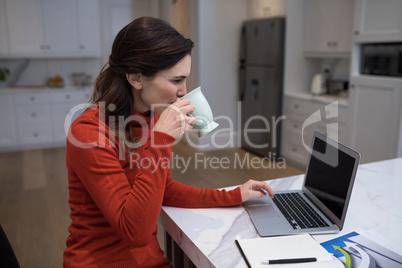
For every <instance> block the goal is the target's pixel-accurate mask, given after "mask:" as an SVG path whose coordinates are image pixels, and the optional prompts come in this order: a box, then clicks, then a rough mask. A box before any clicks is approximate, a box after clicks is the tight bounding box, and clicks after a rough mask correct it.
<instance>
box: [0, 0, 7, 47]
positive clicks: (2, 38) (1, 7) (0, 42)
mask: <svg viewBox="0 0 402 268" xmlns="http://www.w3.org/2000/svg"><path fill="white" fill-rule="evenodd" d="M6 23H7V22H6V11H5V4H4V0H0V54H6V53H8V38H7V24H6Z"/></svg>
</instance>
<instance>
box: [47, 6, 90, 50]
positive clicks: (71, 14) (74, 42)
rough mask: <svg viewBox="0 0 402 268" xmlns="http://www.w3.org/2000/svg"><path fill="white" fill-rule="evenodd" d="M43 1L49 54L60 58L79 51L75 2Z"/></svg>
mask: <svg viewBox="0 0 402 268" xmlns="http://www.w3.org/2000/svg"><path fill="white" fill-rule="evenodd" d="M42 1H43V10H44V22H45V23H44V27H45V38H46V49H47V53H50V54H53V53H55V55H56V56H59V55H60V53H67V54H69V53H72V52H75V51H78V49H79V46H78V36H77V19H76V14H75V1H65V0H42ZM85 1H86V0H85Z"/></svg>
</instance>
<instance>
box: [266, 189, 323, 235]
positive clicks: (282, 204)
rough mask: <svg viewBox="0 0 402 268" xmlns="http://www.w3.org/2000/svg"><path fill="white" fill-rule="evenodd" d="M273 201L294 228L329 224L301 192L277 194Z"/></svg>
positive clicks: (317, 226)
mask: <svg viewBox="0 0 402 268" xmlns="http://www.w3.org/2000/svg"><path fill="white" fill-rule="evenodd" d="M273 201H274V202H275V204H276V205H277V206H278V208H279V209H280V211H281V212H282V213H283V215H284V216H285V218H286V219H287V220H288V222H289V223H290V225H292V227H293V229H297V227H299V228H301V229H306V228H319V227H326V226H329V225H328V224H327V223H326V222H325V221H324V220H323V218H322V217H321V216H320V215H319V214H318V213H317V212H316V211H315V210H314V209H313V208H312V207H311V206H310V205H309V204H308V203H307V202H306V201H305V200H304V199H303V198H302V197H301V196H300V194H299V193H280V194H275V196H274V199H273Z"/></svg>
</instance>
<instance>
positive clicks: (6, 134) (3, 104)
mask: <svg viewBox="0 0 402 268" xmlns="http://www.w3.org/2000/svg"><path fill="white" fill-rule="evenodd" d="M0 122H1V127H0V147H2V146H15V145H16V144H17V131H16V126H15V115H14V107H13V95H12V94H3V95H1V96H0Z"/></svg>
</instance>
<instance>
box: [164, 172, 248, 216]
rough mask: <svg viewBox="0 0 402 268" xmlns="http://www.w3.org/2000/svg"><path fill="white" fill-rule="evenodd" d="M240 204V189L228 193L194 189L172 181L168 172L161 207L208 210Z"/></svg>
mask: <svg viewBox="0 0 402 268" xmlns="http://www.w3.org/2000/svg"><path fill="white" fill-rule="evenodd" d="M241 203H242V200H241V193H240V187H237V188H235V189H233V190H230V191H226V190H215V189H209V188H196V187H193V186H188V185H185V184H182V183H179V182H177V181H175V180H173V179H172V177H171V175H170V171H169V172H168V177H167V180H166V189H165V196H164V199H163V205H166V206H172V207H183V208H210V207H228V206H236V205H240V204H241Z"/></svg>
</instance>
